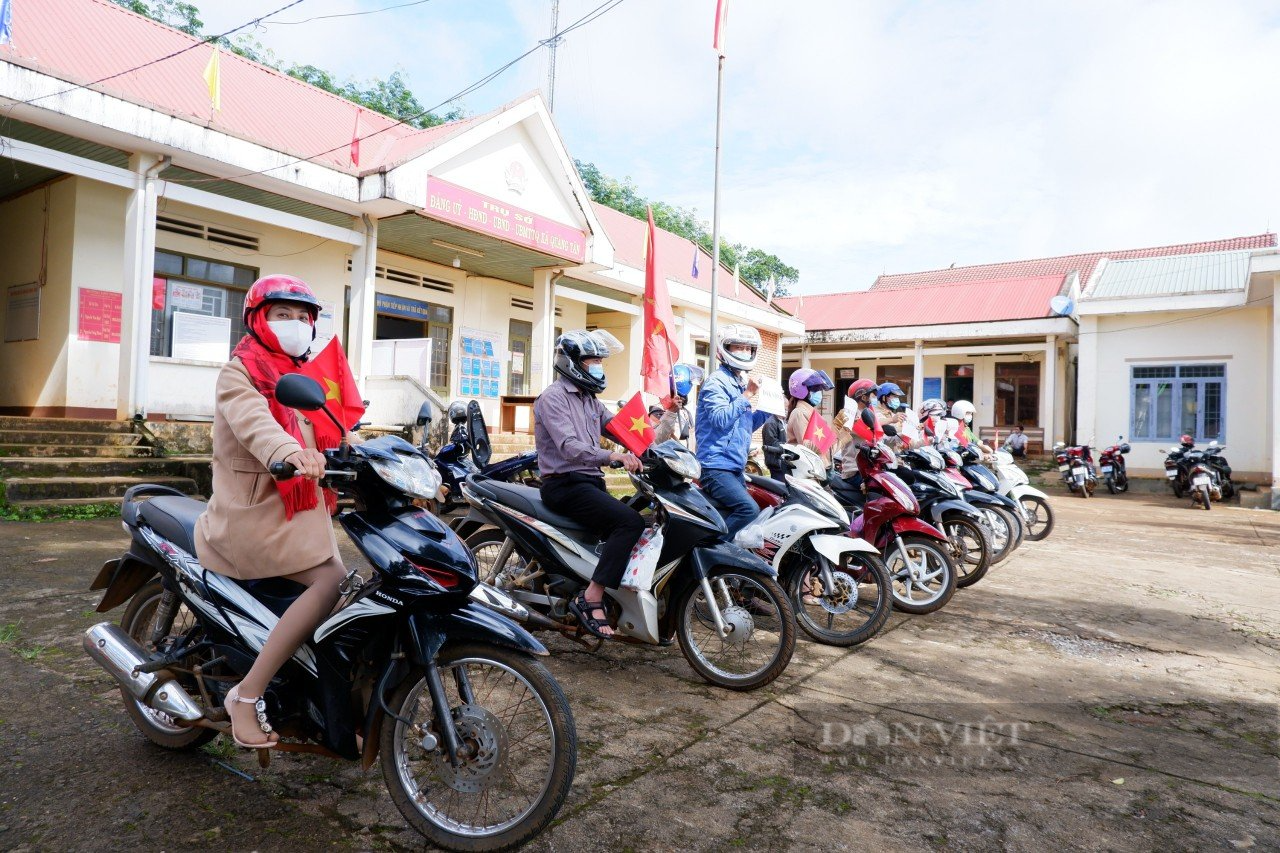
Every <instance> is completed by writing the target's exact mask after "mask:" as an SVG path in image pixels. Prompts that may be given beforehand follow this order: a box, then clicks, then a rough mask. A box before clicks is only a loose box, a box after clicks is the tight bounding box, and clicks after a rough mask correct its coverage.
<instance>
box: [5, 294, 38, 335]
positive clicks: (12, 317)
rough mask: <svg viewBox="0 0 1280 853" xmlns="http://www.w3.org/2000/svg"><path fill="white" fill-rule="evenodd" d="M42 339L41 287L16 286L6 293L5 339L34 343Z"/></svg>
mask: <svg viewBox="0 0 1280 853" xmlns="http://www.w3.org/2000/svg"><path fill="white" fill-rule="evenodd" d="M39 337H40V285H39V284H38V283H37V282H34V281H33V282H31V283H30V284H15V285H13V286H12V287H10V288H9V289H8V290H7V291H6V292H5V309H4V339H5V342H6V343H9V342H13V341H34V340H36V339H37V338H39Z"/></svg>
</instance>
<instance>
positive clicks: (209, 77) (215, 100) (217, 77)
mask: <svg viewBox="0 0 1280 853" xmlns="http://www.w3.org/2000/svg"><path fill="white" fill-rule="evenodd" d="M221 55H222V52H221V51H220V50H219V49H218V46H217V45H214V47H213V55H212V56H210V57H209V64H208V65H206V66H205V67H204V82H205V83H206V84H208V86H209V103H210V104H212V105H213V108H214V109H215V110H221V109H222V62H221V60H220V59H219V57H220V56H221Z"/></svg>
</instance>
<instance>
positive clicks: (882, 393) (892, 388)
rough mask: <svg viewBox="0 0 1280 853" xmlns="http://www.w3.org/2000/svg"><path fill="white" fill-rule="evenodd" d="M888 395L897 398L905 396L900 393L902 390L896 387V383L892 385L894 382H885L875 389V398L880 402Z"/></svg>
mask: <svg viewBox="0 0 1280 853" xmlns="http://www.w3.org/2000/svg"><path fill="white" fill-rule="evenodd" d="M890 394H897V395H898V396H899V397H905V396H906V395H905V394H903V393H902V389H901V388H899V387H898V386H897V383H894V382H885V383H884V384H882V385H881V386H880V387H879V388H877V389H876V396H877V397H879V398H880V399H881V400H883V399H884V398H885V397H888V396H889V395H890Z"/></svg>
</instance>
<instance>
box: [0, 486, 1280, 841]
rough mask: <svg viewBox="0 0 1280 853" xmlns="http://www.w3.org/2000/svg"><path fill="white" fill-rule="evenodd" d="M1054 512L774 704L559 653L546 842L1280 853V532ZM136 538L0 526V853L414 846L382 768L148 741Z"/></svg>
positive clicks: (1069, 505)
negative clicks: (98, 651)
mask: <svg viewBox="0 0 1280 853" xmlns="http://www.w3.org/2000/svg"><path fill="white" fill-rule="evenodd" d="M1055 507H1056V509H1057V511H1058V525H1057V529H1056V530H1055V531H1054V533H1053V535H1052V536H1051V538H1050V539H1049V540H1047V541H1046V542H1043V543H1039V544H1037V543H1028V544H1027V545H1025V546H1024V547H1023V548H1022V549H1021V550H1020V551H1019V552H1018V553H1017V554H1016V555H1015V556H1014V557H1013V558H1011V559H1010V560H1008V561H1006V563H1004V564H1002V565H1000V566H998V567H996V568H995V569H993V570H992V572H991V573H990V574H989V575H988V576H987V578H986V579H985V580H984V581H982V582H981V583H980V584H978V585H977V586H975V587H973V588H970V589H968V590H961V591H960V592H959V593H957V595H956V597H955V599H954V600H953V601H952V603H951V605H950V606H949V607H948V608H947V609H946V610H944V611H942V612H940V613H938V614H935V615H933V616H926V617H904V616H901V615H895V616H894V617H893V618H892V619H891V621H890V624H889V626H888V628H887V629H886V631H885V632H884V633H882V634H881V635H880V636H879V637H877V638H876V639H875V640H873V641H872V642H871V643H869V644H867V645H865V646H863V647H860V648H857V649H853V650H840V649H832V648H827V647H824V646H820V645H816V644H814V643H811V642H809V641H807V640H802V641H801V642H800V643H799V644H798V645H797V648H796V655H795V659H794V660H793V662H792V664H791V666H790V668H789V669H788V670H787V672H786V673H785V674H784V675H783V676H782V678H780V679H779V680H778V681H777V682H776V683H775V684H773V685H772V686H771V687H770V688H769V689H766V690H764V691H761V692H757V693H753V694H746V695H742V694H735V693H729V692H726V691H722V690H717V689H714V688H711V687H709V686H707V685H705V684H704V683H703V682H702V681H701V680H700V679H698V678H697V677H695V676H694V674H693V672H692V671H691V670H690V669H689V667H688V666H687V665H686V664H685V662H684V660H683V658H682V657H681V656H680V654H679V653H678V651H677V650H675V649H667V650H662V649H650V648H642V649H641V648H630V647H610V648H607V649H606V650H605V651H603V652H602V653H600V654H598V655H595V656H591V655H588V654H586V653H585V652H583V651H580V650H578V649H577V648H576V647H572V646H570V645H569V644H567V643H564V642H560V641H551V644H552V648H553V651H554V653H555V656H554V657H553V658H552V660H551V661H550V667H551V669H552V671H553V672H554V673H555V674H556V676H557V677H558V678H559V679H560V680H561V682H562V684H563V685H564V686H565V689H566V692H567V693H568V695H569V698H570V701H571V703H572V705H573V710H574V713H575V715H576V718H577V725H578V735H579V739H580V757H579V762H578V772H577V777H576V781H575V783H574V788H573V793H572V795H571V797H570V799H569V801H568V802H567V803H566V805H565V807H564V809H563V811H562V812H561V814H560V820H559V822H558V823H557V824H556V825H555V826H554V827H553V828H552V829H551V830H550V831H548V832H547V833H545V834H544V835H543V836H542V837H541V838H540V839H539V840H538V841H537V842H536V843H535V844H534V845H533V847H534V849H544V850H553V849H554V850H582V849H598V850H626V849H633V850H668V849H681V850H737V849H748V850H773V849H779V848H795V849H850V850H858V849H873V848H874V849H892V850H898V849H909V850H910V849H914V850H920V849H965V850H975V849H976V850H988V849H1010V850H1027V851H1041V850H1046V849H1063V848H1075V849H1091V850H1150V849H1157V848H1159V849H1222V850H1247V849H1252V848H1256V849H1259V850H1263V849H1272V850H1274V849H1280V741H1278V739H1277V708H1278V707H1280V706H1278V705H1277V699H1278V697H1280V548H1278V546H1280V517H1278V516H1276V515H1274V514H1271V513H1265V512H1260V511H1248V510H1240V509H1228V508H1222V507H1218V506H1215V507H1214V510H1213V512H1210V513H1204V512H1201V511H1196V510H1193V509H1191V508H1190V507H1189V506H1188V504H1187V503H1186V502H1182V501H1177V502H1175V501H1174V500H1173V498H1172V497H1171V496H1167V495H1159V496H1156V495H1126V496H1119V497H1109V496H1106V495H1100V496H1098V497H1095V498H1094V499H1092V500H1089V501H1084V500H1081V499H1079V498H1071V497H1068V496H1065V495H1063V496H1057V497H1056V498H1055ZM124 541H125V540H124V537H123V534H122V533H121V531H120V528H119V523H118V522H116V521H93V522H63V523H51V524H39V525H37V524H16V523H9V524H4V523H0V629H3V631H2V632H0V641H2V642H0V682H2V683H3V684H4V688H3V690H0V751H2V752H3V754H4V756H5V757H6V759H7V760H6V762H5V763H4V764H3V766H2V767H0V848H5V849H31V850H137V849H142V850H219V851H226V850H251V849H256V850H308V849H331V848H333V849H357V850H365V849H369V850H383V849H408V848H417V847H419V846H420V845H419V838H418V836H416V835H415V834H413V833H411V832H410V831H408V830H407V829H406V828H405V825H404V824H403V822H402V820H401V818H400V815H399V813H398V812H397V811H396V810H395V808H394V806H392V804H391V802H390V800H389V798H388V797H387V795H386V794H385V791H384V789H383V785H382V780H381V775H380V774H379V773H378V772H377V771H376V770H375V771H374V772H372V773H370V774H369V775H368V776H364V775H362V774H361V773H359V772H358V771H357V770H356V769H354V767H352V766H350V765H347V764H344V763H341V762H336V761H330V760H327V759H322V758H315V757H299V756H281V757H277V758H276V760H275V761H274V762H273V763H272V765H271V767H270V769H268V770H266V771H259V770H258V768H257V766H256V762H255V761H254V759H253V758H252V757H249V756H248V755H247V754H237V755H234V756H232V757H230V758H229V759H228V760H227V761H226V764H227V765H229V766H233V767H235V768H237V769H239V770H241V771H243V772H244V773H246V774H248V775H249V776H251V777H252V778H253V781H250V780H248V779H245V778H242V777H241V776H240V775H237V774H235V773H232V772H230V771H229V770H228V769H226V767H224V766H220V765H219V764H217V763H215V761H216V760H218V759H216V758H215V756H213V755H210V754H208V753H205V752H194V753H188V754H182V755H177V754H169V753H164V752H162V751H161V750H159V749H157V748H154V747H151V746H150V745H149V744H148V743H146V742H144V741H143V739H142V738H141V736H140V735H138V734H137V733H136V731H135V730H134V729H133V726H132V724H131V723H130V722H129V720H128V719H127V718H126V716H125V714H124V712H123V710H122V709H121V705H120V700H119V697H118V694H117V693H116V691H115V689H114V687H113V686H112V683H111V682H110V680H109V678H108V677H107V676H106V675H105V674H103V673H100V672H99V671H98V670H97V668H96V666H95V665H93V664H92V663H91V662H90V661H89V660H88V659H87V658H85V657H84V656H83V655H82V653H81V652H80V650H79V636H80V633H81V632H82V631H83V630H84V629H85V628H86V627H88V626H89V625H90V624H92V623H93V622H95V621H98V619H100V618H101V617H99V616H97V615H96V614H94V613H92V608H93V607H94V606H95V604H96V602H97V598H96V596H95V595H93V594H90V593H88V592H86V591H85V587H86V586H87V585H88V583H89V581H90V579H91V578H92V577H93V575H94V573H95V572H96V571H97V569H98V567H99V566H100V565H101V564H102V562H103V561H104V560H106V559H108V558H110V557H112V556H114V555H116V554H118V553H119V551H120V549H121V548H122V546H123V544H124ZM113 616H114V617H115V618H119V611H117V612H116V613H114V614H113ZM9 626H14V627H9Z"/></svg>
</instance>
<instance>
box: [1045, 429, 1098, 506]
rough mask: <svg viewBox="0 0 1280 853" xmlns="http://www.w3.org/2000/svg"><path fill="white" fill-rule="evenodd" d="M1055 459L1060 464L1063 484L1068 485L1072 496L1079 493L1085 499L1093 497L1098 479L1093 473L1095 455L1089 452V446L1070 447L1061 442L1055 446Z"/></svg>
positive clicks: (1059, 469)
mask: <svg viewBox="0 0 1280 853" xmlns="http://www.w3.org/2000/svg"><path fill="white" fill-rule="evenodd" d="M1053 458H1054V461H1055V462H1057V463H1058V472H1059V473H1061V474H1062V482H1064V483H1066V484H1067V488H1068V489H1069V490H1070V491H1071V493H1072V494H1076V493H1077V492H1078V493H1079V494H1080V496H1081V497H1083V498H1091V497H1093V490H1094V489H1095V488H1097V486H1098V478H1097V477H1096V476H1095V475H1094V473H1093V454H1092V453H1090V452H1089V445H1087V444H1078V445H1074V446H1071V447H1068V446H1067V445H1066V444H1063V443H1062V442H1061V441H1060V442H1058V443H1057V444H1055V445H1054V446H1053Z"/></svg>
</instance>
